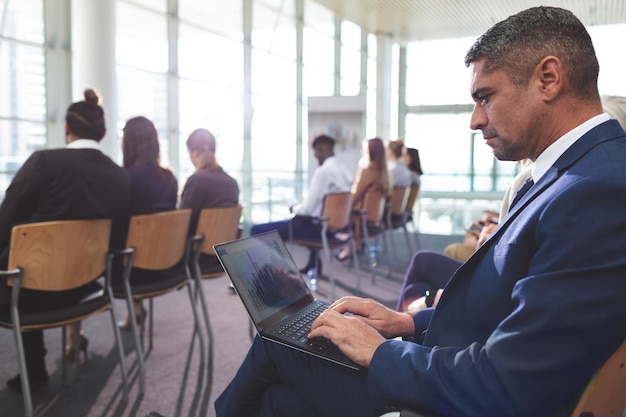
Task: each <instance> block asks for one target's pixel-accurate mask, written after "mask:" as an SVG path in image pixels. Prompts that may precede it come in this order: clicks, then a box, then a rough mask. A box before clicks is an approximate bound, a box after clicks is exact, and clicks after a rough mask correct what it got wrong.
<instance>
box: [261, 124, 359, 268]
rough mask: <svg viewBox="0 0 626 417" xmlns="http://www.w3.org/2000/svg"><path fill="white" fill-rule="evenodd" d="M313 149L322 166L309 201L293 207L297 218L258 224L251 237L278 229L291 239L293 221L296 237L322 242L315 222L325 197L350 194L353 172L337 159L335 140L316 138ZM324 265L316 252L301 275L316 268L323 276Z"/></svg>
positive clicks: (313, 182) (318, 170)
mask: <svg viewBox="0 0 626 417" xmlns="http://www.w3.org/2000/svg"><path fill="white" fill-rule="evenodd" d="M311 147H312V148H313V152H314V155H315V159H317V162H318V164H319V166H318V167H317V168H316V169H315V171H314V172H313V175H312V176H311V181H310V182H309V190H308V193H307V196H306V198H305V199H304V200H303V201H302V202H301V203H299V204H295V205H293V206H291V207H290V208H289V211H291V212H292V213H293V214H295V216H294V217H293V219H291V220H279V221H276V222H270V223H264V224H257V225H254V226H252V227H251V228H250V234H252V235H255V234H259V233H263V232H268V231H270V230H273V229H276V230H277V231H278V233H279V234H280V236H281V237H282V238H283V240H288V239H289V222H290V221H291V222H292V226H293V229H292V230H293V237H294V238H304V239H306V238H313V239H318V238H319V237H320V234H321V225H320V224H319V222H316V221H314V218H315V217H319V216H320V215H321V213H322V205H323V203H324V196H326V194H333V193H346V192H349V191H350V188H351V186H352V173H350V171H349V170H348V168H347V167H346V166H345V165H344V164H342V163H341V162H340V161H339V160H338V159H337V157H336V156H335V140H334V139H333V138H331V137H330V136H327V135H319V136H316V137H315V138H314V139H313V142H312V143H311ZM316 260H317V263H316ZM320 266H321V263H320V261H319V259H318V257H317V253H316V251H311V252H310V255H309V260H308V262H307V265H306V266H305V267H304V268H302V269H301V272H306V271H307V270H308V269H309V268H312V267H316V268H318V273H319V274H321V272H320V271H321V267H320Z"/></svg>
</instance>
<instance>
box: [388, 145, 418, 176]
mask: <svg viewBox="0 0 626 417" xmlns="http://www.w3.org/2000/svg"><path fill="white" fill-rule="evenodd" d="M403 154H404V141H403V140H402V139H397V140H390V141H389V142H388V143H387V169H389V175H390V176H391V186H392V187H393V188H401V187H410V186H411V183H412V182H413V176H412V174H411V171H410V170H409V168H408V167H407V166H406V164H405V163H404V160H403Z"/></svg>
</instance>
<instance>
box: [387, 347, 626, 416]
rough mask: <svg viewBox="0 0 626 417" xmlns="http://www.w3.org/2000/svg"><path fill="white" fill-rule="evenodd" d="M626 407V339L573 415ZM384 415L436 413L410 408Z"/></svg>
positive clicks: (605, 413)
mask: <svg viewBox="0 0 626 417" xmlns="http://www.w3.org/2000/svg"><path fill="white" fill-rule="evenodd" d="M624 411H626V341H624V343H622V345H621V346H620V347H619V348H618V349H617V350H616V351H615V353H613V355H611V357H610V358H609V359H607V361H606V362H604V364H603V365H602V366H601V367H600V369H598V371H597V372H596V373H595V374H594V375H593V376H592V377H591V380H590V381H589V383H588V384H587V387H586V388H585V391H584V392H583V394H582V396H581V397H580V399H579V400H578V403H577V404H576V408H575V409H574V412H573V413H572V414H571V417H620V416H622V414H623V413H624ZM381 417H437V416H435V415H433V414H430V413H421V412H415V411H409V410H402V411H401V412H392V413H386V414H384V415H383V416H381Z"/></svg>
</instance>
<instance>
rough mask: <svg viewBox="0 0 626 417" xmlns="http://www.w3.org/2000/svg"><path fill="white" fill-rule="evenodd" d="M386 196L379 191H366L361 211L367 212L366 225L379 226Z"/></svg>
mask: <svg viewBox="0 0 626 417" xmlns="http://www.w3.org/2000/svg"><path fill="white" fill-rule="evenodd" d="M385 200H386V196H385V194H384V193H381V192H380V191H368V192H367V193H365V197H364V199H363V209H364V210H366V211H367V223H368V224H369V225H372V226H380V224H381V222H382V219H383V214H384V212H385Z"/></svg>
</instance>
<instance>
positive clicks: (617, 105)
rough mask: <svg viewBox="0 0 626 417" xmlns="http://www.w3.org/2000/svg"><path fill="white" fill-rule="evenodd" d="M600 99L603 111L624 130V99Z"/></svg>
mask: <svg viewBox="0 0 626 417" xmlns="http://www.w3.org/2000/svg"><path fill="white" fill-rule="evenodd" d="M601 99H602V107H603V108H604V111H605V112H607V113H608V114H609V115H610V116H611V117H612V118H614V119H615V120H617V121H618V122H619V123H620V124H621V125H622V127H623V128H624V129H626V97H621V96H608V95H603V96H601Z"/></svg>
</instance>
